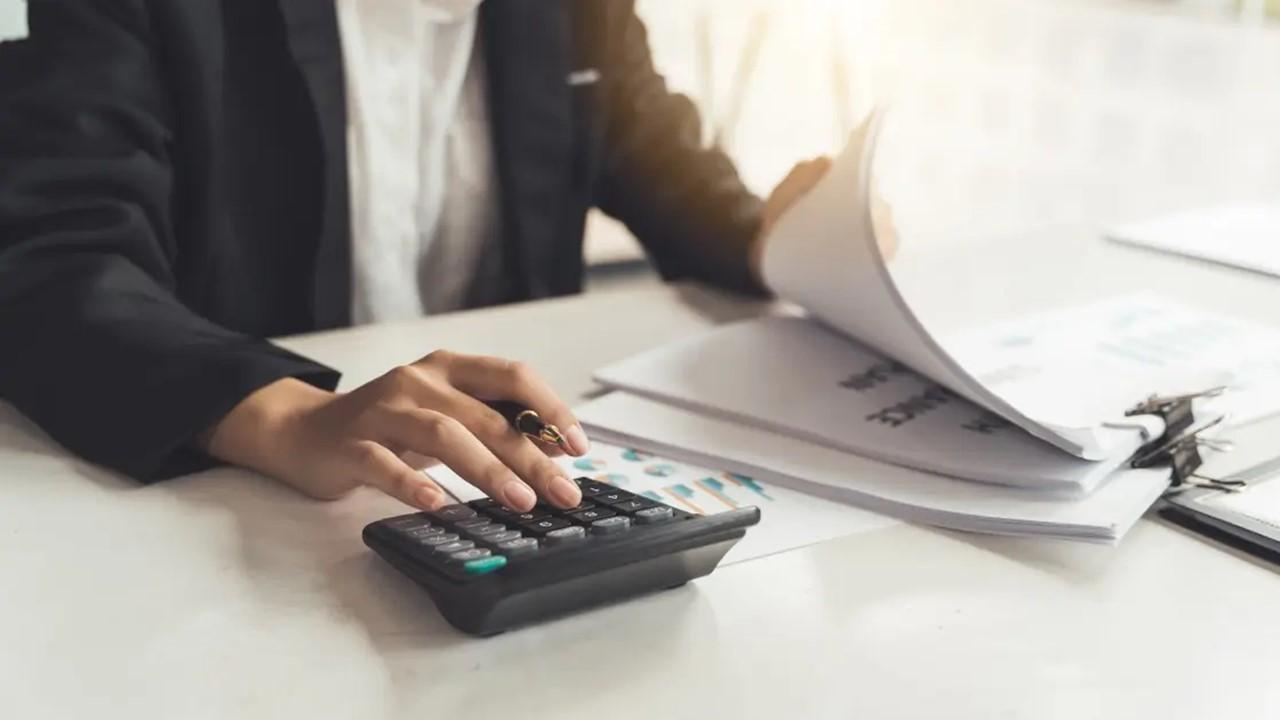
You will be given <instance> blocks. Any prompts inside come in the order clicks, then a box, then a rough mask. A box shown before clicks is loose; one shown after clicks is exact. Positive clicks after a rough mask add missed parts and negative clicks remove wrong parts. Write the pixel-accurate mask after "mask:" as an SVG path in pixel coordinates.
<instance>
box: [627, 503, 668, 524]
mask: <svg viewBox="0 0 1280 720" xmlns="http://www.w3.org/2000/svg"><path fill="white" fill-rule="evenodd" d="M673 517H675V512H674V511H672V509H671V508H669V507H667V506H666V505H655V506H653V507H651V508H645V509H643V510H639V511H637V512H636V514H635V519H636V524H637V525H655V524H657V523H660V522H666V521H668V520H670V519H671V518H673Z"/></svg>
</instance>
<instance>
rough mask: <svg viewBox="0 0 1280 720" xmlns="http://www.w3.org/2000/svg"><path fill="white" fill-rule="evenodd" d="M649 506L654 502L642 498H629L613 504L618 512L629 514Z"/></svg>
mask: <svg viewBox="0 0 1280 720" xmlns="http://www.w3.org/2000/svg"><path fill="white" fill-rule="evenodd" d="M647 507H653V503H651V502H649V501H648V500H642V499H640V498H628V499H626V500H623V501H622V502H616V503H614V504H613V509H614V510H617V511H618V512H624V513H627V514H628V515H629V514H631V513H634V512H638V511H640V510H643V509H645V508H647Z"/></svg>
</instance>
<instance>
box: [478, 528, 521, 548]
mask: <svg viewBox="0 0 1280 720" xmlns="http://www.w3.org/2000/svg"><path fill="white" fill-rule="evenodd" d="M519 539H520V531H519V530H504V531H502V532H500V533H493V534H491V535H485V536H484V537H480V538H477V540H483V541H484V542H485V543H487V544H489V545H501V544H502V543H504V542H508V541H511V540H519Z"/></svg>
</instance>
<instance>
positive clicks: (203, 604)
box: [0, 235, 1280, 720]
mask: <svg viewBox="0 0 1280 720" xmlns="http://www.w3.org/2000/svg"><path fill="white" fill-rule="evenodd" d="M926 250H927V249H926V248H921V247H917V248H911V249H909V250H908V251H907V252H905V253H904V255H903V256H902V257H901V258H900V260H901V262H900V263H898V265H897V269H896V272H897V273H898V274H899V275H900V277H901V278H902V281H903V284H904V286H905V287H906V288H907V289H908V292H909V294H910V295H911V296H912V298H913V300H915V301H917V302H919V303H920V304H921V305H922V306H923V307H924V308H925V315H926V317H927V319H928V320H929V321H930V322H936V323H939V324H942V325H952V326H953V325H955V324H957V323H960V322H963V321H964V319H965V318H972V317H983V318H986V319H990V318H991V317H992V316H1007V315H1011V314H1014V313H1016V312H1020V311H1023V310H1026V309H1029V308H1034V307H1037V306H1044V305H1048V304H1062V303H1069V302H1073V301H1076V300H1080V299H1084V298H1088V297H1090V296H1092V295H1094V294H1096V293H1100V292H1112V291H1116V290H1119V289H1122V288H1123V287H1125V286H1127V285H1129V284H1135V285H1137V286H1139V287H1147V288H1155V289H1159V288H1161V287H1166V288H1167V287H1170V286H1171V285H1170V283H1177V284H1186V283H1189V284H1190V288H1191V289H1190V290H1188V292H1187V295H1189V296H1191V297H1192V298H1193V299H1194V300H1195V301H1196V302H1197V303H1199V304H1203V305H1207V306H1210V307H1216V308H1220V309H1230V308H1238V309H1241V311H1242V312H1244V313H1245V314H1249V315H1253V316H1255V317H1258V318H1261V319H1264V320H1267V321H1269V322H1272V323H1274V324H1276V325H1280V282H1277V281H1274V280H1269V279H1266V278H1262V277H1259V276H1252V275H1248V274H1245V273H1240V272H1235V271H1231V270H1226V269H1222V268H1216V267H1211V266H1207V265H1199V264H1194V263H1191V262H1188V261H1183V260H1178V259H1175V258H1167V257H1163V256H1158V255H1154V254H1149V253H1145V252H1142V251H1138V250H1131V249H1126V248H1119V247H1111V246H1107V245H1105V244H1103V243H1100V242H1091V241H1081V240H1078V239H1077V240H1076V241H1071V239H1070V238H1068V237H1067V236H1066V235H1064V236H1063V238H1062V241H1061V242H1056V241H1055V242H1050V241H1037V242H1034V243H1033V242H1017V241H1015V242H1007V243H994V244H991V245H988V246H985V247H980V248H974V247H970V248H965V250H964V253H963V254H954V255H951V256H939V257H933V258H929V257H928V253H927V251H926ZM1085 268H1092V270H1091V271H1088V272H1086V271H1085V270H1084V269H1085ZM1174 286H1176V285H1174ZM763 309H764V306H762V305H758V304H757V305H751V304H744V303H741V302H738V301H735V300H731V299H728V298H725V297H722V296H719V295H715V294H711V293H708V292H705V291H701V290H698V289H694V288H653V289H646V290H639V291H626V292H618V293H611V294H602V295H593V296H589V297H584V298H577V299H568V300H559V301H553V302H546V303H539V304H532V305H526V306H520V307H513V308H508V309H500V310H492V311H483V312H477V313H469V314H462V315H456V316H448V317H441V318H436V319H431V320H424V321H421V322H413V323H407V324H401V325H394V326H384V327H377V328H363V329H356V330H350V331H342V332H334V333H327V334H321V335H315V336H311V337H305V338H296V339H291V340H289V341H287V342H286V344H287V345H288V346H290V347H291V348H294V349H296V350H298V351H301V352H304V353H308V354H310V355H312V356H314V357H316V358H318V359H320V360H322V361H325V362H328V363H331V364H333V365H335V366H337V367H339V368H342V369H344V370H345V371H346V372H347V377H346V382H347V383H348V385H350V384H352V383H358V382H360V381H363V380H365V379H367V378H370V377H373V376H374V375H375V374H377V373H378V372H379V371H380V370H382V369H383V368H385V367H386V366H388V365H390V364H392V363H395V362H398V361H404V360H410V359H413V358H414V357H416V356H418V355H421V354H423V353H425V352H427V351H429V350H430V349H432V348H433V347H437V346H447V347H452V348H455V349H461V350H469V351H483V352H488V353H495V354H504V355H511V356H519V357H522V358H524V359H527V360H529V361H530V362H532V363H534V364H535V365H537V366H539V367H541V368H542V369H543V370H544V371H545V374H546V375H547V376H548V377H549V379H550V380H551V381H552V383H553V384H554V385H555V386H556V387H557V388H558V389H559V390H560V391H561V392H563V393H564V394H565V395H567V396H569V397H581V396H583V395H584V394H586V393H588V392H589V391H590V390H591V389H592V385H591V383H590V379H589V375H590V372H591V370H592V369H593V368H595V367H597V366H599V365H601V364H603V363H606V362H609V361H612V360H616V359H619V358H622V357H624V356H626V355H628V354H630V353H633V352H636V351H638V350H641V349H644V348H646V347H649V346H652V345H655V344H658V343H661V342H664V341H666V340H670V339H673V338H676V337H679V336H682V335H685V334H688V333H691V332H695V331H697V330H699V329H701V328H704V327H707V326H708V325H710V324H712V323H716V322H723V321H727V320H730V319H735V318H739V317H745V316H749V315H751V314H753V313H758V312H761V311H762V310H763ZM974 313H982V314H976V315H975V314H974ZM0 415H2V417H3V419H2V420H0V477H2V478H3V480H2V481H0V698H4V699H3V701H2V702H0V704H2V705H3V707H4V708H5V710H6V711H5V713H4V714H5V715H6V716H7V717H14V718H24V719H28V718H44V717H49V718H55V717H56V718H67V717H93V718H115V717H120V718H126V717H127V718H136V717H164V718H179V717H181V718H188V717H210V718H239V719H244V720H248V719H250V718H259V717H261V718H304V717H316V718H334V717H338V718H362V719H365V718H379V717H406V718H407V717H413V718H422V717H427V718H464V717H480V718H485V717H494V716H496V714H497V713H498V712H499V711H502V712H507V713H512V714H513V715H514V716H517V717H583V718H588V717H589V718H598V717H602V716H603V717H623V716H643V717H690V718H706V717H750V718H755V717H772V716H780V717H868V718H898V717H910V718H916V717H942V716H946V717H950V718H992V717H1001V718H1039V719H1043V718H1056V717H1064V718H1066V717H1070V718H1079V717H1109V718H1121V717H1133V718H1138V717H1142V718H1148V717H1160V718H1184V717H1187V718H1191V717H1202V718H1211V717H1212V718H1261V717H1280V683H1277V682H1276V681H1275V677H1276V674H1277V671H1280V622H1277V617H1278V616H1280V581H1278V579H1277V575H1276V571H1275V570H1273V569H1272V568H1270V567H1268V566H1265V565H1263V564H1260V563H1257V562H1255V561H1253V560H1250V559H1248V558H1246V557H1242V556H1239V555H1236V554H1233V553H1231V552H1228V551H1224V550H1223V549H1221V548H1218V547H1215V546H1212V545H1209V544H1206V543H1205V542H1204V541H1202V540H1200V539H1199V538H1197V537H1195V536H1192V535H1188V534H1185V533H1184V532H1182V531H1181V530H1178V529H1176V528H1174V527H1172V526H1167V525H1165V524H1162V523H1160V522H1159V521H1155V520H1149V521H1144V522H1142V523H1140V524H1139V526H1138V527H1137V528H1135V530H1134V531H1133V532H1132V534H1131V535H1130V536H1129V538H1128V539H1127V540H1126V541H1125V542H1124V544H1123V545H1122V546H1120V547H1118V548H1101V547H1094V546H1078V545H1072V544H1060V543H1051V542H1034V541H1028V540H1015V539H1007V538H992V537H982V536H973V535H965V534H960V533H952V532H944V531H938V530H933V529H928V528H920V527H913V526H909V525H903V524H893V525H890V526H888V527H882V528H879V529H876V530H874V531H871V532H868V533H863V534H859V535H854V536H850V537H846V538H843V539H840V540H835V541H831V542H827V543H823V544H821V545H817V546H813V547H809V548H806V549H802V550H797V551H793V552H789V553H784V554H781V555H777V556H773V557H769V558H764V559H760V560H755V561H751V562H747V563H742V564H739V565H735V566H732V567H728V568H723V569H721V570H719V571H717V572H716V573H715V574H714V575H712V576H711V577H708V578H704V579H703V580H700V581H698V582H697V583H693V584H692V585H690V586H687V587H685V588H682V589H680V590H676V591H671V592H667V593H664V594H660V595H657V596H653V597H649V598H646V599H643V600H641V601H637V602H631V603H627V604H623V605H620V606H614V607H609V608H605V609H601V610H597V611H593V612H590V613H586V614H583V615H579V616H576V617H573V618H569V619H565V620H561V621H557V622H554V623H551V624H547V625H543V626H540V627H536V628H531V629H526V630H522V631H517V632H513V633H508V634H506V635H503V636H499V637H496V638H493V639H489V640H484V641H477V640H472V639H469V638H467V637H464V636H462V635H460V634H458V633H456V632H455V631H453V630H452V629H451V628H450V627H449V626H448V625H446V624H445V622H444V621H443V620H442V619H441V618H440V616H439V615H438V614H437V613H436V612H435V610H434V609H433V608H432V606H431V605H430V604H429V602H428V601H427V600H426V597H425V595H423V594H422V593H421V592H419V591H418V590H417V589H416V587H415V586H413V585H411V584H410V583H409V582H408V581H407V580H405V579H403V578H402V577H401V576H400V575H399V574H397V573H396V572H394V571H393V570H391V569H390V568H389V567H387V566H386V565H384V564H383V563H382V562H381V561H380V560H379V559H378V558H376V557H375V556H374V555H373V554H372V553H370V552H368V551H367V550H366V549H365V548H364V546H363V545H362V544H361V542H360V539H359V531H360V528H361V527H362V526H363V525H364V524H365V523H366V522H368V521H370V520H373V519H376V518H378V517H382V516H385V515H388V514H391V513H393V512H396V511H397V509H398V508H397V506H396V505H395V503H394V502H393V501H390V500H388V499H386V498H382V497H379V496H377V495H376V494H374V493H372V492H363V491H362V492H358V493H356V494H354V495H352V496H350V497H348V498H347V499H345V500H343V501H340V502H336V503H320V502H312V501H309V500H305V499H303V498H301V497H299V496H297V495H295V494H293V493H292V492H290V491H288V490H286V489H283V488H281V487H277V486H276V485H274V484H273V483H271V482H269V481H267V480H264V479H261V478H258V477H255V476H252V475H250V474H247V473H243V472H239V471H234V470H219V471H214V472H210V473H206V474H203V475H199V476H193V477H190V478H185V479H181V480H178V481H175V482H170V483H166V484H162V485H158V486H153V487H145V488H143V487H136V486H134V485H133V484H131V483H129V482H128V481H126V480H123V479H120V478H118V477H115V476H113V475H111V474H108V473H105V472H102V471H100V470H97V469H95V468H93V467H91V466H88V465H86V464H85V463H82V462H80V461H78V460H75V459H73V458H70V457H68V456H67V455H66V454H65V453H64V452H62V451H60V450H58V449H57V448H55V447H54V446H53V445H51V444H50V443H49V442H48V441H47V440H46V439H44V438H43V436H41V435H40V434H39V433H38V432H37V431H35V430H34V429H33V428H32V427H31V426H30V424H29V423H27V422H26V421H24V420H22V419H20V418H18V417H17V416H16V415H15V414H14V413H12V412H9V411H4V412H2V413H0ZM1268 428H1269V431H1268ZM1277 428H1280V425H1277V424H1270V425H1269V426H1265V425H1259V426H1254V427H1252V428H1250V429H1249V430H1248V431H1247V432H1244V433H1241V435H1242V436H1247V437H1245V438H1244V439H1245V449H1244V452H1243V454H1242V456H1241V457H1239V458H1237V459H1235V460H1233V462H1239V463H1241V464H1243V463H1246V462H1248V461H1249V460H1250V459H1251V458H1250V453H1251V452H1252V453H1254V454H1255V455H1256V454H1258V453H1261V452H1265V450H1266V448H1265V447H1264V446H1265V445H1266V444H1267V443H1266V438H1267V437H1268V436H1269V435H1274V432H1275V430H1276V429H1277ZM1272 444H1273V443H1272Z"/></svg>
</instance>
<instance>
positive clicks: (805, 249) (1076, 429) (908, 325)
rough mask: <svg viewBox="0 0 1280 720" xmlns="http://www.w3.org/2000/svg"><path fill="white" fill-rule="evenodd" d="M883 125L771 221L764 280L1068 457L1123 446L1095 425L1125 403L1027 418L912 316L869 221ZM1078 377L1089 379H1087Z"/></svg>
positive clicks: (876, 121) (862, 131)
mask: <svg viewBox="0 0 1280 720" xmlns="http://www.w3.org/2000/svg"><path fill="white" fill-rule="evenodd" d="M882 122H883V112H881V111H877V112H874V113H873V114H872V115H871V116H870V118H869V119H868V120H867V121H866V122H865V123H863V125H862V126H861V127H860V128H858V130H857V131H856V132H855V133H854V135H853V138H852V139H851V140H850V142H849V144H848V146H847V147H846V149H845V150H844V152H843V153H841V155H840V156H839V157H838V158H836V160H835V162H834V164H833V165H832V168H831V170H830V171H829V172H828V174H827V175H826V177H824V178H823V179H822V181H821V182H820V183H819V184H818V185H817V186H816V187H815V188H814V189H813V191H811V192H810V193H809V194H808V195H806V196H805V197H804V198H802V199H801V200H800V201H799V202H797V203H796V205H795V206H794V207H793V208H792V209H791V210H790V211H788V212H787V213H786V214H785V215H784V216H783V217H782V218H781V220H780V221H779V222H778V225H777V227H776V228H775V229H774V231H773V233H772V235H771V236H770V238H769V240H768V242H767V243H766V245H765V254H764V262H763V271H764V276H765V280H766V282H767V283H768V285H769V287H770V288H771V289H773V290H774V292H776V293H777V294H778V295H779V296H780V297H782V298H785V299H787V300H790V301H792V302H795V303H797V304H799V305H801V306H802V307H804V308H805V309H806V310H808V311H809V313H810V314H811V315H813V316H814V317H815V318H817V319H818V320H820V321H821V322H823V323H824V324H826V325H828V326H829V327H831V328H833V329H834V330H836V331H838V332H839V333H841V334H844V335H847V336H848V337H850V338H853V339H855V340H857V341H858V342H860V343H863V344H865V345H867V346H870V347H872V348H874V349H875V350H878V351H879V352H881V353H883V354H885V355H887V356H889V357H891V358H893V359H894V360H897V361H899V362H901V363H903V364H904V365H906V366H908V367H910V368H911V369H913V370H915V371H916V372H918V373H920V374H921V375H924V376H925V377H927V378H929V379H931V380H933V381H934V382H937V383H939V384H941V385H943V386H945V387H946V388H948V389H949V390H951V391H953V392H955V393H957V394H959V395H961V396H963V397H964V398H966V399H968V400H970V401H971V402H974V403H976V404H977V405H980V406H982V407H983V408H986V409H987V410H990V411H991V412H993V413H995V414H997V415H999V416H1001V417H1003V418H1005V419H1006V420H1008V421H1010V422H1012V423H1014V424H1015V425H1017V426H1019V427H1021V428H1023V429H1024V430H1026V431H1027V432H1029V433H1031V434H1032V435H1035V436H1036V437H1039V438H1041V439H1042V440H1045V441H1047V442H1049V443H1052V444H1053V445H1055V446H1057V447H1059V448H1061V449H1062V450H1065V451H1066V452H1068V453H1071V454H1072V455H1076V456H1077V457H1082V458H1086V459H1091V460H1101V459H1104V458H1107V457H1110V456H1111V455H1112V454H1113V453H1114V452H1115V449H1116V446H1117V445H1122V446H1127V445H1129V444H1131V442H1132V438H1130V437H1128V436H1127V435H1128V434H1127V433H1123V432H1122V433H1121V435H1120V436H1117V435H1116V433H1117V431H1115V430H1111V429H1108V428H1104V427H1102V423H1103V422H1106V421H1108V420H1113V419H1115V418H1117V417H1120V416H1121V415H1122V414H1123V411H1124V409H1125V407H1127V405H1125V404H1123V403H1121V404H1119V405H1117V406H1116V407H1114V408H1111V410H1110V412H1109V413H1108V414H1107V416H1105V417H1089V418H1087V419H1082V415H1084V413H1082V412H1081V408H1080V407H1068V408H1062V409H1061V414H1060V415H1057V416H1053V417H1048V416H1045V415H1038V416H1036V417H1032V416H1030V415H1028V414H1027V413H1026V412H1025V411H1024V409H1022V408H1019V407H1015V406H1014V405H1013V404H1012V403H1010V402H1008V401H1007V400H1006V399H1004V398H1002V397H1001V396H1000V395H998V394H996V393H995V392H993V391H992V390H991V389H989V388H987V387H986V386H984V385H983V384H982V383H981V382H980V381H979V380H978V379H977V378H976V377H974V376H973V375H972V374H971V373H969V372H968V371H966V369H965V368H964V367H962V366H961V365H960V364H959V363H958V362H957V361H956V360H955V359H954V358H953V357H952V356H951V355H950V354H948V352H947V351H946V350H945V349H944V348H943V347H942V346H941V345H940V344H939V343H938V342H937V341H936V340H935V338H934V337H933V335H932V334H930V332H929V331H928V330H927V329H926V328H925V327H924V325H923V324H922V323H921V322H920V319H919V318H918V317H917V316H916V314H915V313H914V312H913V311H912V310H911V308H910V306H909V305H908V304H907V302H906V300H905V299H904V298H903V296H902V294H901V292H900V291H899V290H898V287H897V285H896V284H895V282H894V280H893V277H892V276H891V275H890V274H889V270H888V267H887V266H886V265H885V261H884V258H883V257H882V256H881V254H880V250H879V248H878V246H877V243H876V238H875V231H874V228H873V224H872V216H871V197H872V194H871V179H872V175H871V170H872V161H873V159H874V155H875V146H876V139H877V135H878V132H879V129H880V126H881V124H882ZM1078 380H1079V383H1081V384H1086V383H1088V382H1089V378H1087V377H1086V378H1079V379H1078ZM1080 390H1081V393H1083V394H1087V393H1088V390H1087V388H1081V389H1080ZM1154 390H1156V388H1150V389H1146V390H1145V391H1144V392H1150V391H1154ZM1137 399H1138V398H1136V397H1135V398H1133V399H1132V400H1131V401H1130V402H1129V404H1130V405H1131V404H1132V401H1136V400H1137Z"/></svg>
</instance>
